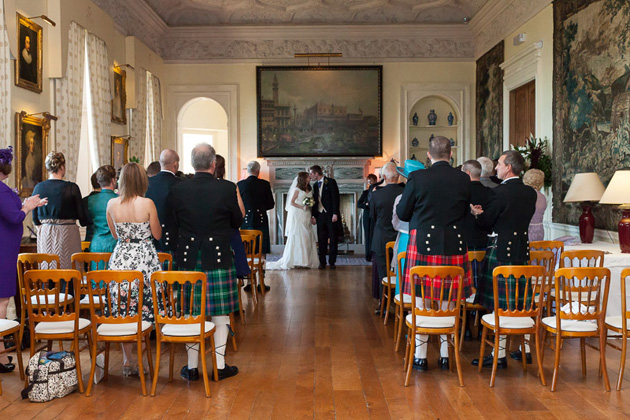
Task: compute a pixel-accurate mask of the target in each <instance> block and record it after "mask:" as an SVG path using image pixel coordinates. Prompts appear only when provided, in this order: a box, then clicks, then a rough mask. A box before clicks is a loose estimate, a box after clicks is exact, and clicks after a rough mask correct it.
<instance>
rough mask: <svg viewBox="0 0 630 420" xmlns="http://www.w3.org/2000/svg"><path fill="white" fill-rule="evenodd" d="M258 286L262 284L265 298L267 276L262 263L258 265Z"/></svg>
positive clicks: (261, 288)
mask: <svg viewBox="0 0 630 420" xmlns="http://www.w3.org/2000/svg"><path fill="white" fill-rule="evenodd" d="M258 284H260V291H261V293H262V295H263V296H265V274H264V273H263V266H262V262H260V263H259V265H258Z"/></svg>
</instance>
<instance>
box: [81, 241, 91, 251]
mask: <svg viewBox="0 0 630 420" xmlns="http://www.w3.org/2000/svg"><path fill="white" fill-rule="evenodd" d="M90 244H91V242H90V241H81V251H83V252H90Z"/></svg>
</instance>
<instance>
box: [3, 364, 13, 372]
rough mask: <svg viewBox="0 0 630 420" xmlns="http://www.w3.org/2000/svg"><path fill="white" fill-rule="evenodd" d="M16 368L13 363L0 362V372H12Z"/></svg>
mask: <svg viewBox="0 0 630 420" xmlns="http://www.w3.org/2000/svg"><path fill="white" fill-rule="evenodd" d="M14 369H15V365H14V364H13V363H0V373H11V372H13V370H14Z"/></svg>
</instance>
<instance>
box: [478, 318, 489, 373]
mask: <svg viewBox="0 0 630 420" xmlns="http://www.w3.org/2000/svg"><path fill="white" fill-rule="evenodd" d="M486 337H488V328H486V326H485V325H484V326H483V330H482V331H481V347H480V348H479V367H478V371H479V373H481V369H482V368H483V353H484V351H485V350H486Z"/></svg>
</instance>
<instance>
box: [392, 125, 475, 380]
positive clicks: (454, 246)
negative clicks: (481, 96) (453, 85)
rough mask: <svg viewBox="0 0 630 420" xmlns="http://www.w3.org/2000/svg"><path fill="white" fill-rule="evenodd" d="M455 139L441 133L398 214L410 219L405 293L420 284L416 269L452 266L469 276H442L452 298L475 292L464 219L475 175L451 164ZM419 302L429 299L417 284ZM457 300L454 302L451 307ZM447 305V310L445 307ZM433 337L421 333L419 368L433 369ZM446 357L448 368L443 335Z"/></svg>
mask: <svg viewBox="0 0 630 420" xmlns="http://www.w3.org/2000/svg"><path fill="white" fill-rule="evenodd" d="M451 155H452V152H451V143H450V141H449V139H447V138H446V137H442V136H437V137H435V138H434V139H433V140H431V142H430V144H429V152H428V153H427V156H428V157H429V159H430V160H431V164H432V165H431V168H429V169H427V170H424V171H414V172H411V173H410V174H409V177H408V181H407V185H406V186H405V189H404V191H403V195H402V198H401V199H400V203H399V204H398V207H397V208H396V214H397V215H398V218H399V219H400V220H402V221H409V244H408V246H407V260H406V263H405V268H404V276H403V281H404V287H403V293H406V294H410V293H411V284H410V281H415V282H416V285H419V284H420V283H419V279H417V278H414V279H410V278H409V271H410V269H411V267H414V266H417V265H438V266H443V265H452V266H458V267H462V268H463V269H464V277H463V278H462V281H461V283H460V281H459V280H453V279H450V278H447V279H442V281H444V282H446V283H447V284H446V285H445V290H444V293H448V291H449V290H450V289H453V293H452V296H457V288H458V287H463V288H464V290H463V291H462V296H463V297H464V298H467V297H468V296H470V294H471V292H472V290H471V281H470V262H469V261H468V255H467V245H466V241H465V237H464V236H465V234H464V221H465V217H466V214H467V213H469V212H470V178H469V177H468V175H466V174H465V173H463V172H461V171H459V170H457V169H455V168H453V167H451V165H450V159H451ZM432 284H433V287H434V288H436V287H437V288H438V289H437V290H435V292H434V295H436V296H437V295H439V287H440V283H439V282H437V281H436V282H432ZM416 294H417V296H416V306H417V307H422V305H424V303H425V302H423V301H422V299H421V298H418V296H420V288H419V287H417V288H416ZM425 296H431V290H426V289H425ZM452 304H454V303H451V305H452ZM444 309H446V308H444ZM427 341H428V337H427V336H424V335H418V336H416V353H415V357H414V360H413V367H414V369H417V370H423V371H424V370H427V369H428V365H427V359H426V354H427ZM440 341H441V345H440V356H441V357H440V358H439V359H438V365H439V366H440V367H441V368H442V369H448V367H449V363H448V343H447V341H446V336H441V337H440Z"/></svg>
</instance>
